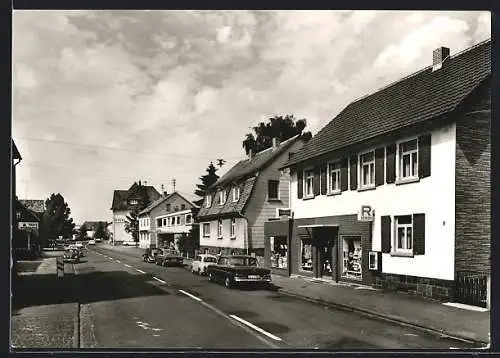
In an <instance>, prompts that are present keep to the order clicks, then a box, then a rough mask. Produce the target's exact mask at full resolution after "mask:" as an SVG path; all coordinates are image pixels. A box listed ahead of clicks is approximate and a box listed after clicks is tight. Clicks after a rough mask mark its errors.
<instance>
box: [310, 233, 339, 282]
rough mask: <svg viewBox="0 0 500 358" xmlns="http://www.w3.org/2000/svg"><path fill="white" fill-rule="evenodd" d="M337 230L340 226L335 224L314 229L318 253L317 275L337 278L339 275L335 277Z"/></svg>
mask: <svg viewBox="0 0 500 358" xmlns="http://www.w3.org/2000/svg"><path fill="white" fill-rule="evenodd" d="M337 232H338V228H337V227H335V226H325V227H320V228H315V230H314V242H315V244H316V245H315V246H316V253H317V255H316V257H317V259H316V275H315V276H316V277H318V278H328V279H335V280H336V279H337V277H333V275H334V272H335V270H334V268H335V266H334V265H335V262H336V257H334V254H335V253H336V250H335V247H336V246H335V242H336V241H337Z"/></svg>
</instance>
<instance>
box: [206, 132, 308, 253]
mask: <svg viewBox="0 0 500 358" xmlns="http://www.w3.org/2000/svg"><path fill="white" fill-rule="evenodd" d="M303 144H304V139H303V138H302V137H301V136H295V137H292V138H290V139H288V140H286V141H284V142H282V143H278V142H277V141H276V140H275V141H274V142H273V146H272V147H271V148H269V149H266V150H263V151H261V152H259V153H256V154H255V155H252V154H250V156H249V158H248V159H246V160H242V161H240V162H238V163H237V164H236V165H235V166H233V167H232V168H231V169H230V170H229V171H228V172H227V173H226V174H225V175H223V176H222V177H221V178H219V180H218V181H217V182H216V183H215V184H213V185H212V186H211V187H210V188H209V193H208V194H207V195H206V196H205V198H204V203H203V206H202V207H201V208H200V212H199V213H198V217H197V220H198V222H199V224H200V249H201V251H202V252H210V253H217V254H218V253H224V254H247V253H248V254H255V255H256V256H258V257H261V258H263V257H264V223H265V222H266V221H267V220H268V219H269V218H270V217H274V216H276V211H277V210H278V209H280V208H288V206H289V176H288V175H287V174H286V173H284V172H282V171H280V170H279V167H280V166H282V165H283V164H284V163H285V162H286V161H287V160H288V157H289V154H290V153H294V152H296V151H298V150H299V149H300V148H302V146H303Z"/></svg>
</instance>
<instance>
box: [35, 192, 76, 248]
mask: <svg viewBox="0 0 500 358" xmlns="http://www.w3.org/2000/svg"><path fill="white" fill-rule="evenodd" d="M45 208H46V210H45V212H44V214H43V216H42V222H43V227H44V232H43V234H42V235H41V237H42V244H43V247H45V246H46V245H47V243H48V240H49V239H57V238H58V237H59V236H62V237H63V238H69V237H71V235H72V234H73V230H74V228H75V223H74V222H73V219H72V218H71V217H70V215H71V209H70V208H69V206H68V204H67V203H66V202H65V201H64V197H63V196H62V195H61V194H60V193H57V194H51V195H50V197H49V198H47V200H45Z"/></svg>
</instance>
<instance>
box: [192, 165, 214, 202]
mask: <svg viewBox="0 0 500 358" xmlns="http://www.w3.org/2000/svg"><path fill="white" fill-rule="evenodd" d="M206 172H207V174H205V175H202V176H201V177H200V180H201V184H196V187H197V189H196V190H195V191H194V193H195V195H197V196H199V197H201V199H199V200H195V201H193V203H194V204H195V205H197V206H201V205H203V197H204V196H205V194H206V193H207V189H208V188H209V187H210V186H211V185H212V184H214V183H215V182H216V181H217V180H218V179H219V176H218V175H217V168H216V167H215V166H214V163H212V162H210V164H209V166H208V167H207V169H206Z"/></svg>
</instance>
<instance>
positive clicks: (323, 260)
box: [319, 245, 333, 278]
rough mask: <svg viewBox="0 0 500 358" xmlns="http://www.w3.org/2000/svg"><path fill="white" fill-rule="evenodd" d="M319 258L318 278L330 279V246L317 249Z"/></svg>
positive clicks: (331, 249)
mask: <svg viewBox="0 0 500 358" xmlns="http://www.w3.org/2000/svg"><path fill="white" fill-rule="evenodd" d="M319 251H320V252H319V258H320V266H319V269H320V277H325V278H332V251H333V248H332V246H326V245H325V246H323V247H320V248H319Z"/></svg>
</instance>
